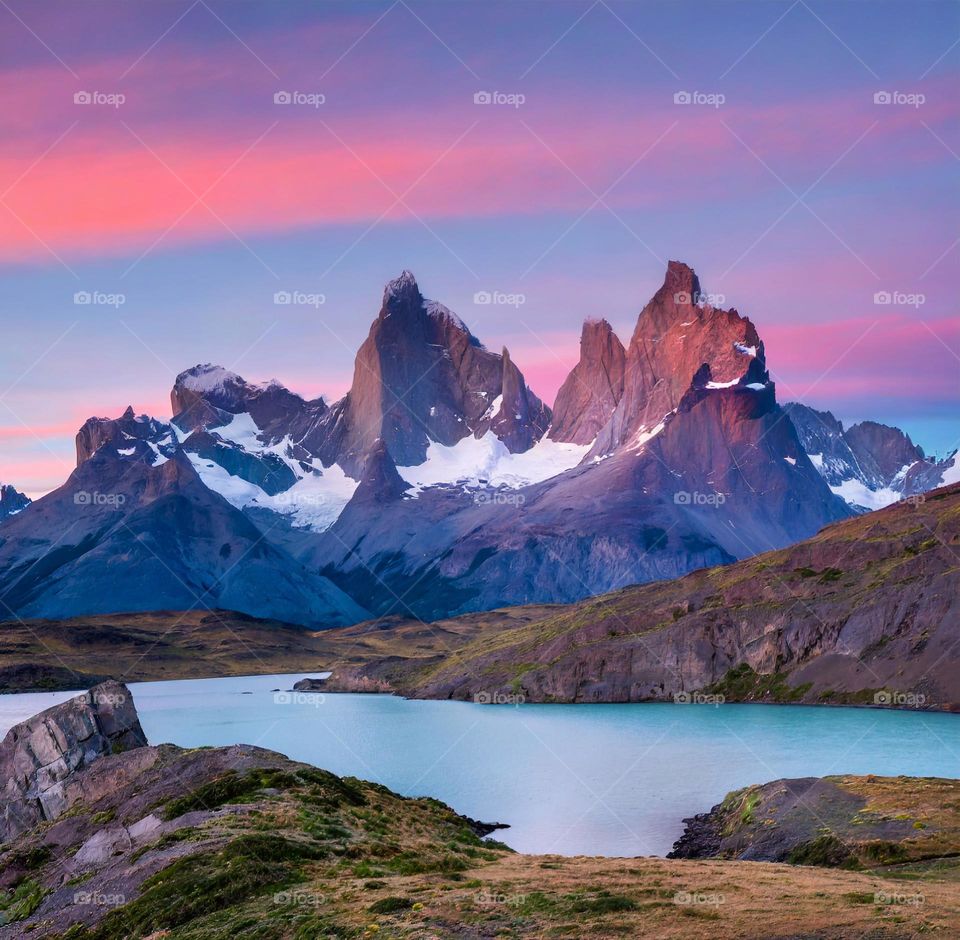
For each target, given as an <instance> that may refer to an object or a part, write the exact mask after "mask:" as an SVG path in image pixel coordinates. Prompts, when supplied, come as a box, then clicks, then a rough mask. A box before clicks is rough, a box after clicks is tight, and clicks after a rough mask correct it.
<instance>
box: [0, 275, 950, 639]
mask: <svg viewBox="0 0 960 940" xmlns="http://www.w3.org/2000/svg"><path fill="white" fill-rule="evenodd" d="M706 296H707V295H704V294H703V292H702V290H701V285H700V281H699V278H698V277H697V275H696V272H695V271H694V270H693V269H692V268H691V267H690V266H689V265H687V264H684V263H682V262H680V261H671V262H670V263H669V264H668V266H667V270H666V272H665V275H664V280H663V283H662V285H661V286H660V287H659V288H658V289H657V290H656V291H655V293H654V294H653V296H652V298H651V299H650V300H649V301H648V302H647V303H646V304H644V305H643V307H642V309H641V311H640V313H639V315H638V317H637V321H636V326H635V328H634V330H633V333H632V336H631V338H630V341H629V343H628V344H627V345H624V344H623V343H622V342H621V341H620V339H619V338H618V337H617V336H616V334H615V333H614V331H613V329H612V328H611V326H610V324H609V323H608V322H607V321H605V320H602V319H588V320H587V321H586V322H585V323H584V326H583V332H582V335H581V342H580V359H579V361H578V363H577V364H576V366H575V367H574V368H573V370H572V371H571V373H570V374H569V375H568V376H567V378H566V380H565V381H564V383H563V385H562V386H561V388H560V391H559V393H558V395H557V399H556V402H555V405H554V408H553V409H551V408H549V407H548V406H547V405H546V404H544V402H543V401H542V400H541V399H540V398H539V397H538V396H537V395H536V394H535V393H534V392H533V391H532V390H531V388H530V387H529V386H528V385H527V383H526V380H525V378H524V376H523V373H522V371H521V370H520V368H519V367H518V365H517V364H516V362H515V361H514V359H513V357H512V356H511V355H510V353H509V351H508V350H507V349H503V350H502V351H501V352H499V353H496V352H493V351H491V350H489V349H487V348H486V347H485V346H484V345H483V344H482V343H481V342H480V340H479V339H478V338H477V337H475V336H474V335H473V334H472V333H471V331H470V330H469V329H468V328H467V327H466V325H465V324H464V323H463V321H462V320H460V318H459V317H457V315H456V314H455V313H453V312H452V311H451V310H450V309H449V308H447V307H446V306H444V305H443V304H441V303H439V302H437V301H434V300H430V299H428V298H426V297H425V296H424V295H423V293H422V292H421V290H420V287H419V285H418V283H417V281H416V279H415V278H414V276H413V275H412V274H411V273H410V272H409V271H404V272H403V273H402V274H401V275H400V276H399V277H397V278H395V279H394V280H392V281H390V282H389V283H388V284H387V285H386V287H385V289H384V291H383V295H382V297H381V299H380V306H379V310H378V312H377V313H376V315H375V316H374V318H373V320H372V323H371V326H370V330H369V333H368V335H367V337H366V339H365V340H364V342H363V343H362V345H361V347H360V349H359V351H358V354H357V358H356V363H355V366H354V372H353V380H352V383H351V386H350V389H349V390H348V391H347V393H346V394H345V395H344V396H343V397H342V398H341V399H340V400H338V401H335V402H333V403H330V404H328V403H327V402H326V401H324V400H323V399H322V398H317V399H312V400H311V399H305V398H303V397H301V396H300V395H297V394H296V393H295V392H292V391H291V390H289V389H287V388H286V387H285V386H283V385H282V384H281V383H280V382H278V381H276V380H272V381H270V382H266V383H253V382H250V381H248V380H246V379H244V378H243V377H242V376H240V375H237V374H236V373H234V372H231V371H230V370H228V369H225V368H223V367H222V366H219V365H214V364H209V363H206V364H198V365H195V366H193V367H192V368H190V369H187V370H186V371H184V372H182V373H180V374H179V375H178V376H177V377H176V379H175V381H174V385H173V389H172V392H171V406H172V411H173V413H174V414H173V418H172V421H171V422H167V421H165V420H159V419H151V418H147V417H145V416H136V415H135V414H134V413H133V410H132V409H130V408H128V409H127V411H126V412H124V414H123V415H121V417H120V418H117V419H105V418H96V419H91V420H90V421H89V422H87V424H86V425H84V427H83V428H82V429H81V432H80V434H79V435H78V443H77V448H78V460H79V462H80V466H79V467H78V471H77V473H76V474H74V477H71V480H70V481H68V483H67V484H66V485H65V488H61V490H60V491H55V493H54V494H50V496H49V497H47V498H46V499H47V501H48V502H47V504H46V505H47V506H49V507H51V508H44V507H41V508H40V509H39V510H36V511H35V510H34V508H33V507H31V508H30V510H28V511H25V512H23V513H20V514H18V516H17V517H16V518H15V519H11V520H7V522H6V523H4V524H3V526H2V527H0V540H2V541H0V560H3V559H5V560H4V561H3V567H0V577H3V573H4V571H6V572H7V573H8V574H7V580H0V598H2V597H8V598H9V600H8V603H10V602H13V603H11V607H12V608H13V609H14V610H15V611H17V612H19V611H27V612H31V615H33V616H40V615H48V614H49V615H53V614H55V615H56V616H68V615H80V614H88V613H97V612H106V611H108V610H120V609H122V608H121V607H119V606H117V605H119V604H122V603H131V604H136V607H134V608H131V609H145V607H147V606H153V607H157V608H158V607H161V606H166V607H170V606H172V605H175V604H183V605H185V606H189V605H190V604H191V603H193V601H192V600H190V592H185V591H183V590H182V589H181V588H179V587H178V582H184V583H187V584H190V585H191V587H197V586H199V587H201V588H202V591H201V596H202V597H203V598H204V603H207V602H208V601H209V604H211V605H213V604H214V603H216V604H217V605H218V606H221V607H226V608H230V609H233V610H236V611H238V612H241V613H246V614H250V615H253V616H258V617H267V618H273V619H277V620H292V621H293V622H296V623H301V624H305V625H311V626H313V625H329V624H330V623H342V622H344V621H345V620H346V619H349V618H350V617H351V616H352V617H356V618H358V619H359V617H360V616H362V615H364V614H373V615H377V616H382V615H387V614H391V615H392V614H399V615H405V616H410V615H412V616H416V617H420V618H423V619H431V620H432V619H436V618H441V617H449V616H453V615H456V614H460V613H464V612H468V611H480V610H489V609H492V608H496V607H499V606H503V605H505V604H524V603H543V602H547V603H551V602H552V603H556V602H562V603H567V602H573V601H578V600H580V599H582V598H585V597H587V596H590V595H592V594H597V593H602V592H605V591H609V590H612V589H616V588H619V587H624V586H626V585H628V584H633V583H642V582H648V581H653V580H660V579H665V578H675V577H679V576H682V575H684V574H686V573H688V572H690V571H692V570H694V569H697V568H703V567H710V566H715V565H720V564H728V563H731V562H734V561H736V560H738V559H742V558H745V557H748V556H750V555H754V554H757V553H758V552H764V551H768V550H770V549H776V548H781V547H783V546H786V545H789V544H791V543H794V542H796V541H798V540H801V539H804V538H807V537H809V536H811V535H813V534H814V533H815V532H817V530H819V529H820V528H822V527H823V526H824V525H827V524H829V523H831V522H834V521H837V520H839V519H843V518H845V517H847V516H848V515H850V514H851V513H852V512H853V511H854V508H852V507H851V505H849V503H850V502H853V503H854V504H855V505H856V507H857V508H859V507H860V506H862V505H864V502H863V501H862V500H861V501H857V500H854V499H852V498H851V486H852V484H851V483H850V480H855V482H856V485H857V487H859V488H860V489H861V490H863V491H864V492H867V491H869V493H870V494H873V495H872V496H871V498H872V499H875V500H876V498H877V495H876V494H878V493H880V492H881V491H883V492H884V494H885V489H884V488H889V489H890V490H891V492H894V491H896V492H897V493H899V492H901V491H902V492H904V493H913V492H918V491H920V490H922V489H926V488H927V487H928V486H930V485H934V484H935V483H937V482H939V481H940V480H942V479H948V478H949V468H947V466H946V464H945V463H944V464H942V465H941V464H934V463H932V462H930V461H927V460H926V459H925V458H923V455H922V452H920V451H919V449H918V448H915V447H914V445H913V444H912V443H911V442H910V441H909V439H908V438H906V436H905V435H902V434H901V433H900V432H899V431H897V430H896V429H891V428H884V427H883V426H882V425H873V424H864V425H857V426H855V427H854V428H850V429H848V430H846V431H844V429H843V428H842V426H841V425H840V424H839V422H837V421H836V420H835V419H833V418H832V416H829V415H826V414H822V413H816V412H813V411H812V410H811V409H807V408H805V407H804V406H802V405H791V406H789V408H786V409H783V408H781V407H780V406H779V405H778V403H777V398H776V387H775V384H774V383H773V381H771V379H770V375H769V371H768V369H767V362H766V355H765V349H764V344H763V342H762V340H761V338H760V335H759V333H758V330H757V328H756V326H755V325H754V323H753V322H752V321H751V320H750V319H749V318H747V317H745V316H742V315H741V314H740V313H739V312H738V311H737V310H736V309H720V308H717V307H714V306H712V305H711V304H710V303H707V302H705V300H704V298H705V297H706ZM911 461H912V462H911ZM901 462H902V463H901ZM168 463H170V464H172V465H173V466H172V467H167V464H168ZM132 465H136V470H134V471H130V470H129V468H130V466H132ZM164 468H166V469H164ZM904 468H905V469H904ZM128 471H129V472H131V473H132V474H133V475H132V476H131V478H130V480H134V479H135V480H137V481H138V482H137V486H138V487H141V488H142V489H143V490H144V491H148V490H149V492H151V493H152V492H153V489H154V488H155V487H157V488H159V489H161V490H163V492H164V493H166V492H167V490H169V491H170V492H171V494H172V493H176V494H178V495H183V494H190V495H189V497H188V498H187V497H186V496H185V498H187V499H188V502H189V501H198V502H202V504H203V511H204V512H205V513H207V514H209V515H210V517H211V518H215V519H216V520H217V521H216V526H217V528H218V531H223V532H229V533H231V537H233V536H236V538H238V539H239V540H240V541H239V542H238V543H237V546H236V548H232V549H231V552H230V553H229V554H228V555H226V556H224V558H223V559H221V558H220V556H219V554H218V552H219V551H220V544H218V543H215V542H214V541H211V540H210V539H209V538H200V537H199V536H200V534H201V532H202V530H200V529H198V528H197V523H196V520H195V519H194V517H193V516H191V515H187V516H184V517H183V518H180V517H177V518H174V519H171V518H166V517H164V518H163V520H160V519H159V518H158V519H154V516H153V513H154V510H152V509H150V510H148V509H147V506H146V505H145V504H144V497H143V495H142V494H141V492H140V490H139V489H138V490H136V491H135V492H134V491H131V492H129V493H128V492H127V490H126V489H125V487H126V486H127V485H128V484H130V480H127V479H126V477H125V474H126V473H127V472H128ZM77 474H80V479H79V480H78V479H75V478H76V477H77ZM164 474H166V476H164ZM161 477H162V478H163V479H162V482H154V481H155V480H159V478H161ZM130 485H132V484H130ZM897 487H900V488H901V489H900V490H897V489H896V488H897ZM81 488H83V489H84V491H86V492H90V493H100V494H103V493H106V494H110V493H113V492H115V491H116V492H120V493H121V494H122V495H123V496H124V497H125V500H126V501H125V502H124V503H122V504H121V505H120V506H113V507H110V510H109V512H106V510H104V515H103V520H102V524H101V523H98V527H97V528H95V529H93V530H92V529H91V513H90V511H89V507H86V508H85V509H84V510H83V511H80V510H78V509H76V508H73V504H72V503H71V500H72V498H73V496H74V495H75V494H76V492H77V491H78V490H79V489H81ZM858 492H859V491H858ZM58 494H59V495H58ZM837 494H840V495H837ZM841 495H842V496H844V497H846V498H847V501H846V502H845V501H844V499H841V498H840V496H841ZM215 497H216V498H215ZM891 498H893V497H891ZM151 499H152V497H151ZM864 499H865V498H864ZM40 502H43V501H40ZM54 506H56V509H55V510H54V509H53V508H52V507H54ZM101 508H102V507H101ZM129 514H136V516H135V518H136V519H138V520H141V524H142V526H143V531H144V532H151V526H153V525H155V524H156V525H161V526H162V533H163V534H162V539H161V541H162V551H161V552H160V554H161V556H162V557H163V559H164V562H165V564H166V565H167V566H168V567H169V568H171V569H172V570H173V571H175V572H176V573H177V575H176V578H171V577H169V576H168V575H164V574H162V571H163V568H162V566H161V567H160V570H159V571H158V572H156V574H155V575H154V574H150V576H149V577H148V576H146V575H144V577H143V578H142V579H141V580H140V581H138V582H137V581H136V580H135V583H136V584H137V588H136V589H130V590H127V589H126V588H123V587H122V588H120V589H118V590H109V591H104V590H99V589H98V587H99V586H98V582H97V579H96V577H94V576H91V577H93V580H92V581H91V582H90V586H89V587H81V586H80V584H79V582H76V581H73V580H72V578H71V577H70V576H69V575H70V572H71V571H72V570H73V567H71V566H74V567H77V566H81V564H82V562H81V559H82V558H87V556H88V552H87V550H86V548H85V546H84V545H80V544H77V543H75V542H74V541H73V539H74V538H75V534H76V536H79V535H80V534H82V536H83V538H88V539H90V540H92V541H91V544H96V545H100V544H101V541H100V540H102V539H107V541H106V542H105V543H102V544H103V548H102V552H103V553H104V554H103V555H102V556H97V555H95V554H93V555H90V556H89V558H90V561H91V562H92V561H93V560H94V559H96V558H97V557H107V555H108V554H109V552H111V551H115V550H116V551H118V552H120V557H126V556H125V555H124V553H126V552H132V555H135V556H136V557H137V558H140V556H141V554H142V551H143V546H142V545H139V544H137V545H135V546H134V549H135V550H136V551H133V550H132V549H130V548H128V546H127V545H126V541H125V540H126V539H127V538H128V533H126V530H125V528H124V527H122V526H121V527H116V526H114V527H112V528H111V527H110V526H109V525H108V522H109V521H110V520H113V521H117V520H119V519H126V517H127V516H128V515H129ZM14 523H16V524H14ZM180 526H185V528H184V529H183V530H182V531H181V530H180ZM35 528H36V531H37V532H38V533H39V535H38V537H37V538H36V539H34V540H33V541H31V536H30V533H31V531H32V530H34V529H35ZM64 533H67V534H66V535H65V536H64V537H65V538H67V539H68V543H67V544H68V546H70V548H68V549H67V550H66V551H65V550H64V547H63V546H60V545H59V544H58V543H56V539H57V536H58V535H61V534H64ZM254 544H256V546H257V550H256V553H253V548H252V546H253V545H254ZM241 545H246V546H248V547H250V549H251V553H252V556H251V557H248V556H247V555H246V554H245V553H244V550H243V549H242V548H241ZM51 552H52V553H53V555H52V558H48V557H47V554H48V553H51ZM73 552H75V553H76V554H77V557H76V558H73V557H72V555H71V553H73ZM260 552H266V553H269V552H276V553H277V554H276V555H275V556H273V555H271V557H270V558H269V559H268V560H266V559H261V557H260ZM61 557H69V565H67V566H66V567H64V565H63V564H62V563H61V562H60V561H59V559H60V558H61ZM111 557H112V556H111ZM252 558H256V559H258V563H259V562H261V561H262V565H261V566H260V568H259V569H258V571H257V573H256V575H255V576H254V577H252V579H251V578H247V577H246V576H245V575H244V574H243V572H242V570H239V569H238V570H236V571H235V570H234V568H233V563H232V562H231V561H230V560H229V559H233V560H234V562H236V561H238V560H239V561H242V562H243V563H244V564H243V567H246V566H247V565H249V564H250V562H251V560H252ZM145 561H146V562H147V564H146V566H145V569H144V570H145V571H146V570H148V569H151V568H156V567H157V566H156V565H155V564H153V563H151V562H150V559H149V557H147V558H146V559H145ZM117 563H118V562H117ZM31 565H32V567H31ZM274 566H279V567H280V568H282V569H283V570H284V572H285V576H284V577H282V578H280V579H279V581H278V584H279V585H280V587H281V588H282V589H281V590H279V591H272V590H268V589H267V587H266V585H267V584H268V583H269V577H270V575H269V572H272V571H273V570H274ZM48 569H49V570H48ZM11 576H12V577H13V580H12V581H10V580H9V578H10V577H11ZM85 576H86V575H85ZM61 579H63V580H62V583H61ZM194 582H195V584H194ZM228 584H229V585H230V589H229V590H226V589H225V588H226V586H227V585H228ZM150 585H156V586H157V590H156V592H155V593H154V594H151V588H150ZM245 585H246V587H244V586H245ZM204 592H206V593H204ZM304 593H306V594H307V595H309V596H310V597H311V598H316V601H315V602H314V601H313V600H311V602H309V603H307V604H306V606H305V607H304V608H303V609H302V610H299V609H298V605H300V604H302V603H303V601H302V597H303V595H304ZM208 595H209V597H208Z"/></svg>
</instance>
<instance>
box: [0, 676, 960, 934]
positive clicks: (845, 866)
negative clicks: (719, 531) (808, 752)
mask: <svg viewBox="0 0 960 940" xmlns="http://www.w3.org/2000/svg"><path fill="white" fill-rule="evenodd" d="M307 684H309V685H310V686H311V687H312V688H317V687H323V682H322V681H321V682H319V683H317V682H316V680H310V681H309V682H308V683H307ZM298 685H300V683H298ZM305 694H309V692H305ZM0 780H2V781H3V782H4V786H5V791H4V814H3V817H2V829H0V940H8V938H10V940H12V938H22V937H25V936H28V935H29V936H30V937H44V938H59V940H127V938H129V937H145V936H148V935H149V936H154V937H169V938H171V940H173V938H176V940H181V938H185V940H191V938H197V940H211V938H212V940H219V938H222V940H227V938H228V937H235V936H241V935H245V934H244V933H243V930H244V929H246V928H245V927H244V925H249V924H251V923H256V924H257V925H258V931H259V932H258V933H257V936H258V937H264V938H276V940H298V938H302V937H306V936H311V937H312V936H324V937H326V936H330V937H343V938H371V937H373V936H375V935H377V934H378V933H380V931H381V930H386V931H387V934H386V935H389V936H397V937H411V938H413V937H422V936H437V937H439V936H442V937H451V938H464V940H485V938H490V940H492V938H495V937H504V936H517V937H520V936H554V935H557V936H559V935H560V934H562V932H563V930H564V929H565V928H564V925H565V924H566V925H567V927H569V924H570V923H576V925H577V930H578V935H579V936H583V937H589V938H595V940H599V938H601V937H609V936H611V935H614V934H627V935H634V936H638V935H648V934H651V932H652V933H656V934H657V935H658V936H662V937H664V938H669V940H672V938H677V940H680V938H691V937H692V938H697V940H699V938H704V940H706V938H708V937H711V938H712V937H716V936H729V937H744V938H746V937H753V936H755V934H753V933H750V932H749V931H750V929H752V928H751V924H752V918H753V916H754V915H753V913H752V912H753V911H754V910H755V909H756V908H757V906H758V905H759V906H761V907H764V908H765V907H767V906H769V907H770V909H771V914H770V917H769V918H768V920H769V923H768V927H769V930H768V932H767V933H766V934H765V935H764V936H765V937H766V938H783V940H786V938H787V937H795V936H798V935H800V934H797V932H796V931H797V929H802V931H803V933H802V935H804V936H818V937H820V936H823V937H827V936H829V937H835V938H844V940H846V938H857V940H866V938H868V937H869V938H876V937H881V936H882V937H884V938H899V937H901V936H903V937H906V936H907V934H901V933H897V932H893V933H889V932H884V933H877V932H876V931H877V926H878V925H877V921H876V914H875V913H874V909H873V908H872V907H870V908H867V907H857V906H853V907H851V906H850V903H849V900H848V899H849V898H850V897H854V896H855V897H857V898H860V897H863V898H864V899H867V898H869V899H876V898H883V899H885V898H887V897H888V893H887V892H889V893H890V894H889V896H897V895H896V891H897V890H899V889H897V888H896V884H895V883H894V884H893V886H891V883H890V882H889V881H888V880H886V879H888V878H890V877H894V878H899V877H901V875H900V874H899V873H901V872H902V871H903V870H904V869H905V868H906V867H909V868H910V873H911V874H910V877H911V878H914V879H920V880H922V882H923V884H922V894H923V896H924V904H923V906H922V908H920V907H918V908H917V909H916V910H913V909H910V910H900V909H897V911H896V913H897V916H898V918H900V919H899V920H898V921H897V923H900V924H906V923H908V922H909V930H910V931H917V930H926V929H940V928H941V927H945V926H946V925H947V924H949V923H955V922H956V919H957V918H958V917H960V887H958V884H960V882H958V881H957V879H956V878H955V876H954V874H953V871H954V869H958V870H960V859H958V858H957V856H960V781H956V780H934V779H918V778H907V777H903V778H884V777H831V778H823V779H817V778H807V779H803V780H778V781H773V782H771V783H768V784H764V785H761V786H757V787H748V788H746V789H745V790H742V791H737V792H735V793H732V794H730V795H729V796H728V797H727V798H726V799H725V800H724V801H723V803H721V804H719V805H718V806H716V807H714V808H713V809H712V810H711V811H710V812H709V813H706V814H701V815H699V816H696V817H693V818H691V819H689V820H686V822H687V829H686V831H685V833H684V835H683V836H682V837H681V838H680V840H679V841H678V842H677V844H676V846H675V848H674V852H673V853H672V855H673V858H671V859H653V858H651V859H613V858H610V859H604V858H600V859H585V858H576V859H573V858H563V857H560V856H524V855H518V854H516V853H513V852H511V851H510V850H509V849H508V848H507V847H506V846H504V845H502V844H501V843H498V842H495V841H491V840H489V839H486V838H484V837H485V836H488V835H489V834H490V833H491V832H494V831H496V830H497V829H501V828H504V827H505V824H503V823H484V822H479V821H477V820H473V819H470V818H468V817H465V816H461V815H459V814H457V813H456V812H455V811H453V810H452V809H450V808H449V807H447V806H445V805H444V804H442V803H440V802H438V801H436V800H433V799H426V798H424V799H408V798H402V797H399V796H397V795H396V794H393V793H391V792H390V791H389V790H387V789H386V788H384V787H382V786H380V785H376V784H370V783H365V782H364V781H361V780H356V779H354V778H340V777H337V776H335V775H333V774H330V773H328V772H327V771H323V770H320V769H318V768H315V767H310V766H308V765H305V764H301V763H298V762H296V761H291V760H289V759H288V758H286V757H284V756H282V755H280V754H276V753H274V752H271V751H268V750H264V749H262V748H258V747H251V746H248V745H236V746H232V747H226V748H198V749H193V750H184V749H182V748H179V747H174V746H173V745H162V744H161V745H150V744H148V743H147V742H146V740H145V739H144V736H143V732H142V729H141V728H140V725H139V720H138V718H137V715H136V709H135V706H134V703H133V699H132V697H131V695H130V692H129V690H128V689H127V688H126V687H125V686H123V685H122V684H119V683H116V682H107V683H104V684H102V685H99V686H96V687H94V688H93V689H91V690H90V691H89V692H87V693H84V694H83V695H81V696H78V697H77V698H74V699H72V700H70V701H68V702H65V703H63V704H61V705H57V706H54V707H53V708H51V709H48V710H47V711H45V712H43V713H41V714H40V715H37V716H34V717H33V718H30V719H28V720H27V721H26V722H23V723H22V724H20V725H17V726H16V727H15V728H13V729H11V730H10V732H8V734H7V736H6V738H5V739H4V741H3V743H2V744H0ZM824 821H826V822H827V823H828V824H829V826H830V827H831V834H830V838H828V839H827V838H824V835H823V832H822V828H823V825H824ZM746 859H752V860H753V861H744V860H746ZM768 860H770V861H778V862H788V863H790V864H788V865H783V864H769V862H768ZM717 866H719V867H717ZM811 866H813V867H811ZM888 869H889V871H890V872H891V874H890V875H887V874H886V871H887V870H888ZM718 881H722V883H723V886H724V887H723V891H719V890H717V889H716V888H715V885H716V883H717V882H718ZM712 886H714V887H712ZM913 888H914V889H917V886H916V885H915V884H913ZM785 892H786V895H785ZM915 893H916V894H918V895H919V894H920V893H921V892H920V891H919V890H915ZM784 896H789V897H790V898H791V899H792V901H791V905H789V909H788V908H784V907H783V906H778V904H779V899H782V898H783V897H784ZM702 898H707V899H708V900H709V904H707V903H706V902H704V907H705V909H703V910H701V909H700V900H701V899H702ZM691 899H692V900H691ZM876 903H880V902H876ZM883 903H887V902H886V901H883ZM690 910H694V911H695V912H696V914H695V915H691V914H690ZM707 914H709V915H710V916H705V915H707ZM904 917H906V920H903V918H904ZM700 920H703V921H704V923H702V924H701V923H699V921H700ZM558 930H559V931H560V934H558V933H557V931H558Z"/></svg>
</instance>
